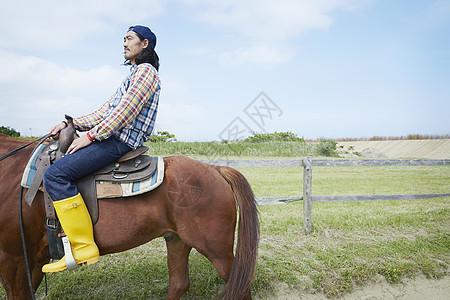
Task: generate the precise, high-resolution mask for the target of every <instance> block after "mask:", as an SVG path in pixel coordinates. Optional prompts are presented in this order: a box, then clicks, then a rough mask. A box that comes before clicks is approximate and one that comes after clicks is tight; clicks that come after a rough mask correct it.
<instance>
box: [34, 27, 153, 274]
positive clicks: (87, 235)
mask: <svg viewBox="0 0 450 300" xmlns="http://www.w3.org/2000/svg"><path fill="white" fill-rule="evenodd" d="M155 45H156V36H155V34H154V33H153V32H152V31H151V30H150V29H149V28H148V27H145V26H140V25H137V26H132V27H130V28H129V29H128V32H127V33H126V35H125V37H124V43H123V47H124V56H125V60H126V61H125V64H126V65H131V70H130V74H129V75H128V76H127V77H126V78H125V79H124V81H123V82H122V84H121V86H120V87H119V88H118V89H117V91H116V92H115V93H114V95H113V96H112V97H111V98H109V99H108V100H107V101H106V102H105V103H104V104H103V106H101V107H100V108H99V109H98V110H96V111H95V112H93V113H91V114H89V115H86V116H83V117H79V118H74V119H73V123H74V125H75V128H76V129H77V130H79V131H87V134H86V135H83V136H81V137H80V138H78V139H75V140H74V141H73V142H72V144H71V145H70V146H69V148H68V150H67V152H66V155H65V156H64V157H63V158H62V159H60V160H58V161H57V162H56V163H54V164H53V165H51V166H50V167H49V168H48V169H47V171H46V172H45V174H44V185H45V189H46V191H47V192H48V194H49V195H50V197H51V198H52V200H53V204H54V207H55V211H56V213H57V215H58V218H59V221H60V223H61V226H62V228H63V230H64V232H65V234H66V235H67V237H68V238H69V240H70V243H71V248H72V253H73V256H74V258H75V261H76V263H77V264H83V263H86V264H93V263H96V262H98V261H99V258H100V256H99V250H98V248H97V245H96V244H95V242H94V235H93V228H92V223H91V218H90V216H89V213H88V211H87V209H86V205H85V203H84V201H83V198H82V196H81V194H80V193H79V192H78V190H77V187H76V186H75V184H74V182H75V181H76V180H77V179H80V178H82V177H84V176H86V175H88V174H90V173H93V172H95V171H96V170H98V169H100V168H102V167H104V166H106V165H108V164H110V163H112V162H114V161H116V160H117V159H118V158H120V157H122V156H123V155H124V154H125V153H127V152H129V151H131V150H133V149H137V148H138V147H140V146H142V144H143V143H144V142H145V141H147V140H148V139H149V138H150V135H151V133H152V130H153V127H154V124H155V119H156V114H157V108H158V100H159V93H160V90H161V87H160V79H159V75H158V69H159V58H158V55H157V54H156V52H155V50H154V48H155ZM65 127H67V123H66V122H65V121H63V122H62V123H59V124H57V125H55V126H53V127H52V128H51V129H50V130H49V133H50V134H52V135H53V136H54V138H55V139H57V138H58V135H59V132H60V131H61V130H62V129H64V128H65ZM65 269H66V260H65V257H63V258H62V259H61V260H59V261H58V262H55V263H51V264H46V265H44V266H43V268H42V271H43V272H44V273H53V272H60V271H63V270H65Z"/></svg>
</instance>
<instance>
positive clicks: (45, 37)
mask: <svg viewBox="0 0 450 300" xmlns="http://www.w3.org/2000/svg"><path fill="white" fill-rule="evenodd" d="M164 5H165V2H164V1H159V0H147V1H140V3H136V2H135V1H126V0H102V1H90V0H65V1H53V0H40V1H27V0H16V1H8V2H6V3H4V4H3V5H2V9H1V10H0V20H1V21H0V23H1V24H2V27H3V28H7V30H2V31H0V47H2V48H6V49H10V48H14V49H27V50H29V49H35V48H43V47H52V48H55V47H56V48H67V47H70V46H72V45H76V44H77V42H79V41H80V40H81V39H83V38H85V37H86V36H95V35H100V34H102V33H111V32H115V31H116V30H117V28H116V27H114V26H113V25H112V24H115V23H126V24H128V25H133V24H135V23H137V22H145V21H148V20H149V18H152V17H155V16H159V15H161V14H162V13H163V11H164ZM128 22H131V23H128Z"/></svg>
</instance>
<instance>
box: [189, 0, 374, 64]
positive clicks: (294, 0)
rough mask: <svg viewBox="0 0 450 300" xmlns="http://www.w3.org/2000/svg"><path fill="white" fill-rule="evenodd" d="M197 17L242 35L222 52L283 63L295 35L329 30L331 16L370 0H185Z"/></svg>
mask: <svg viewBox="0 0 450 300" xmlns="http://www.w3.org/2000/svg"><path fill="white" fill-rule="evenodd" d="M181 1H182V2H184V3H185V4H186V5H188V6H190V7H191V8H193V9H192V10H191V12H193V15H194V18H195V19H197V20H199V21H201V22H204V23H207V24H210V25H213V26H216V27H219V28H222V29H223V30H224V31H225V32H226V35H228V36H231V35H234V36H237V37H240V38H241V42H240V43H239V44H240V46H239V48H237V49H232V50H227V51H225V53H223V54H222V55H221V56H222V57H223V56H225V57H228V56H233V57H235V58H237V59H238V61H239V62H255V63H259V62H261V63H280V62H285V61H287V60H289V59H290V57H291V56H292V53H293V50H292V39H294V38H296V37H298V36H300V35H302V34H304V33H306V32H309V31H311V30H327V29H328V28H329V27H330V25H331V24H332V23H333V19H332V17H331V16H330V15H331V13H332V12H334V11H336V10H339V9H352V8H353V6H354V5H356V4H358V3H360V4H361V3H365V2H367V0H359V1H358V0H302V1H298V0H279V1H273V0H226V1H210V0H181Z"/></svg>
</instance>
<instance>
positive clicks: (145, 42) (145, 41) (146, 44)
mask: <svg viewBox="0 0 450 300" xmlns="http://www.w3.org/2000/svg"><path fill="white" fill-rule="evenodd" d="M147 47H148V40H147V39H145V40H144V48H147Z"/></svg>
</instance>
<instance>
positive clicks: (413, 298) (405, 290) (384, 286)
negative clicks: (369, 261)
mask: <svg viewBox="0 0 450 300" xmlns="http://www.w3.org/2000/svg"><path fill="white" fill-rule="evenodd" d="M378 281H379V282H372V283H369V284H366V285H364V286H358V287H355V288H354V291H353V292H352V293H351V294H345V295H343V296H342V297H339V298H327V297H325V295H323V294H309V293H301V294H300V293H299V292H293V291H292V290H288V289H286V288H281V289H280V290H279V291H278V295H277V296H276V297H273V298H267V300H297V299H298V300H330V299H331V300H333V299H339V300H449V299H450V277H449V276H447V277H444V278H443V279H439V280H437V279H436V280H433V279H426V278H425V277H418V278H416V279H405V280H404V281H403V282H402V283H398V284H389V283H387V282H386V281H385V280H384V279H383V278H380V279H379V280H378Z"/></svg>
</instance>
